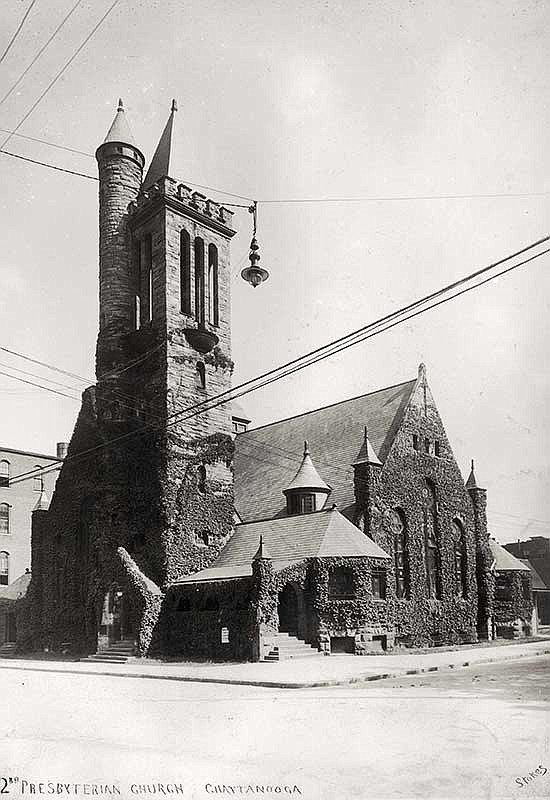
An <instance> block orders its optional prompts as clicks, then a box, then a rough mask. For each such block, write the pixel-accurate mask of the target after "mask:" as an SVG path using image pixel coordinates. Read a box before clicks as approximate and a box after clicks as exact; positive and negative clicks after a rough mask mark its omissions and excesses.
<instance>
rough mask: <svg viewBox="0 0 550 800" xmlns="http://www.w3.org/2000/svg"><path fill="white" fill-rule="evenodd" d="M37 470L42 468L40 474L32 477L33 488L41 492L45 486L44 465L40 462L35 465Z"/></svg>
mask: <svg viewBox="0 0 550 800" xmlns="http://www.w3.org/2000/svg"><path fill="white" fill-rule="evenodd" d="M34 469H35V470H40V473H39V474H38V475H35V476H34V477H33V479H32V488H33V490H34V491H35V492H41V491H42V489H43V488H44V476H43V475H42V467H41V466H40V464H35V465H34Z"/></svg>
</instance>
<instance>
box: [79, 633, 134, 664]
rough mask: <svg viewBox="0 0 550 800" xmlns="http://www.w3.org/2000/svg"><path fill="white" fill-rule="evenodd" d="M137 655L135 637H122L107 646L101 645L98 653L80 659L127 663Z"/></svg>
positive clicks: (96, 661)
mask: <svg viewBox="0 0 550 800" xmlns="http://www.w3.org/2000/svg"><path fill="white" fill-rule="evenodd" d="M135 657H136V649H135V646H134V641H133V639H122V640H121V641H120V642H113V643H112V644H110V645H108V646H107V647H99V648H98V650H97V653H93V654H91V655H89V656H85V657H84V658H81V659H80V661H92V662H95V663H98V662H99V663H103V664H126V663H127V662H128V661H133V660H134V658H135Z"/></svg>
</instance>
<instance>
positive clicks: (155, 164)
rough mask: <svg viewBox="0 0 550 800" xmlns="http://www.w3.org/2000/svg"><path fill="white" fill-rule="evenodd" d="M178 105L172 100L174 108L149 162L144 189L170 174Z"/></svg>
mask: <svg viewBox="0 0 550 800" xmlns="http://www.w3.org/2000/svg"><path fill="white" fill-rule="evenodd" d="M177 110H178V107H177V105H176V101H175V100H172V109H171V111H170V116H169V117H168V121H167V123H166V125H165V126H164V130H163V132H162V136H161V137H160V139H159V143H158V145H157V149H156V150H155V154H154V156H153V158H152V159H151V163H150V164H149V169H148V170H147V175H146V176H145V180H144V181H143V189H144V190H147V189H149V188H150V187H151V186H153V184H154V183H156V181H158V180H160V178H165V177H166V176H167V175H168V176H169V177H171V176H170V160H171V157H172V131H173V128H174V117H175V114H176V111H177Z"/></svg>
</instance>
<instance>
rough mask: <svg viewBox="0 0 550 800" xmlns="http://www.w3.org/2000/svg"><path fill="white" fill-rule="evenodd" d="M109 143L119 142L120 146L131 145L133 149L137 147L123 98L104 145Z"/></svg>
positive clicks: (120, 100) (119, 101)
mask: <svg viewBox="0 0 550 800" xmlns="http://www.w3.org/2000/svg"><path fill="white" fill-rule="evenodd" d="M107 142H119V143H120V144H131V145H132V146H133V147H137V145H136V142H135V139H134V137H133V134H132V131H131V130H130V126H129V125H128V120H127V119H126V114H125V112H124V103H123V102H122V99H121V98H119V100H118V108H117V111H116V115H115V118H114V120H113V122H112V124H111V127H110V128H109V130H108V132H107V136H106V137H105V139H104V141H103V144H106V143H107Z"/></svg>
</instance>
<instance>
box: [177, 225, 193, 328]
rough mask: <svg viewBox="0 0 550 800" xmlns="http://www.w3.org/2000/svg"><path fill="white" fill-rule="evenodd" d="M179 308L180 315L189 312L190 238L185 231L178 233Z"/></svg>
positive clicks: (190, 312)
mask: <svg viewBox="0 0 550 800" xmlns="http://www.w3.org/2000/svg"><path fill="white" fill-rule="evenodd" d="M180 307H181V313H182V314H187V315H188V316H190V315H191V314H192V311H191V237H190V236H189V234H188V233H187V231H186V230H185V229H183V230H182V231H181V233H180Z"/></svg>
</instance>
